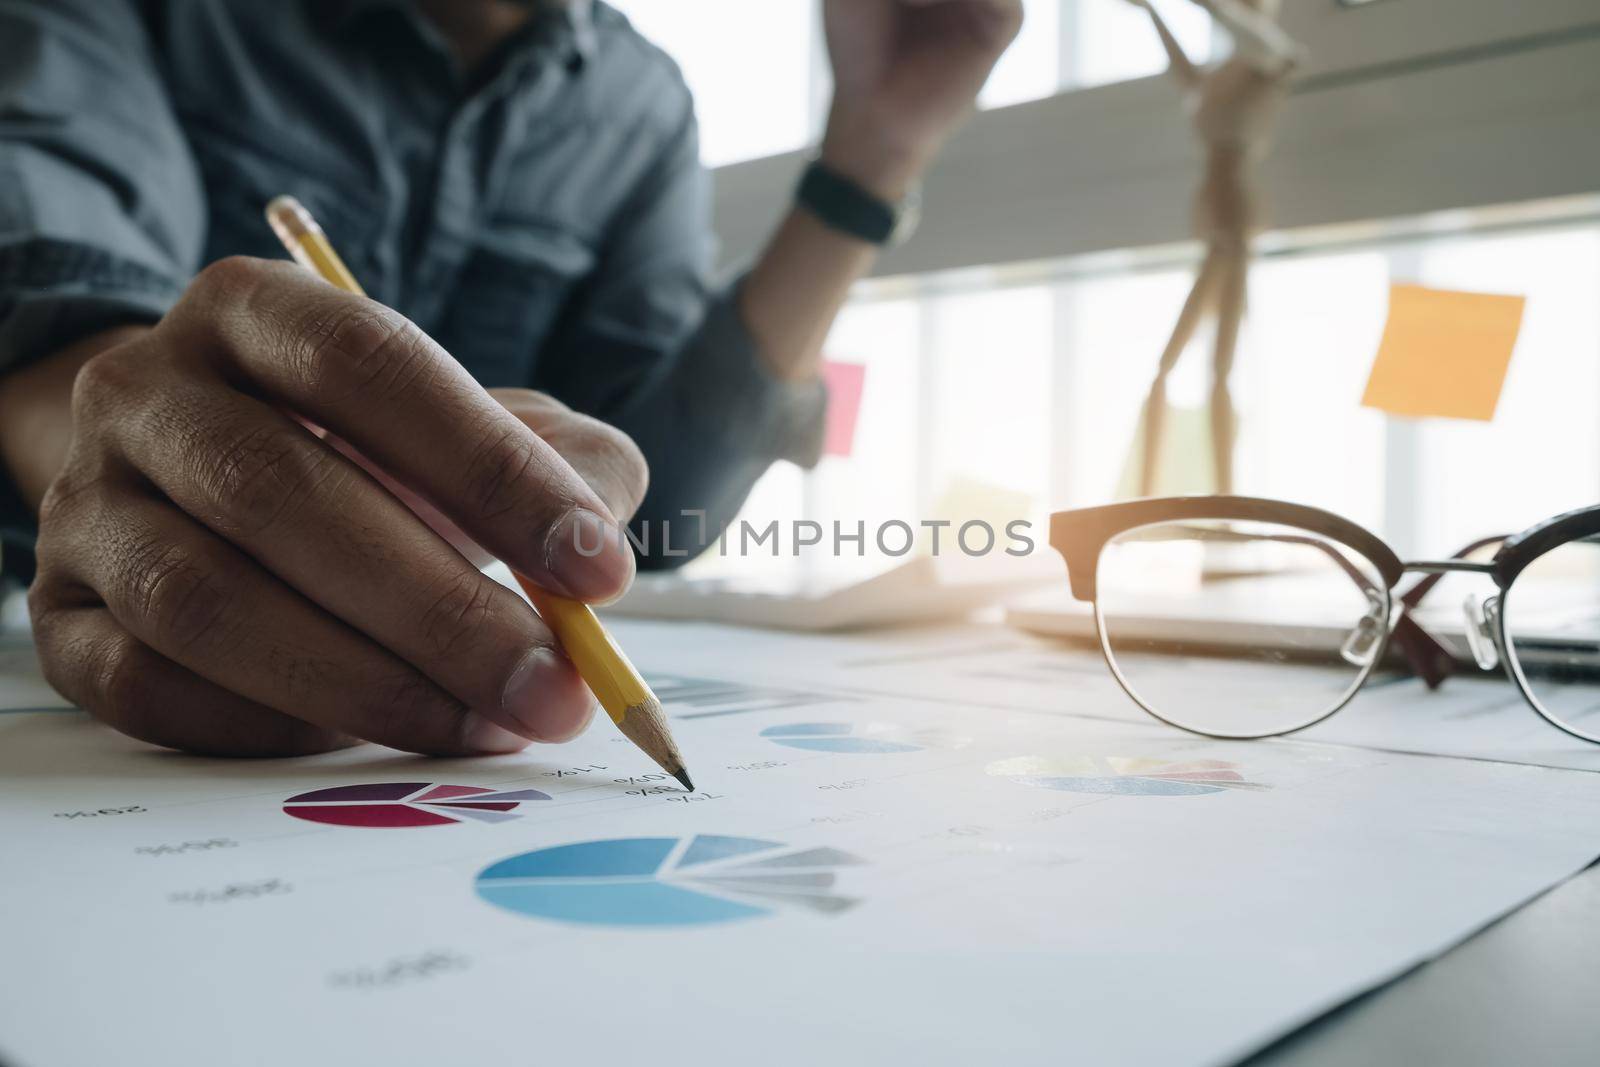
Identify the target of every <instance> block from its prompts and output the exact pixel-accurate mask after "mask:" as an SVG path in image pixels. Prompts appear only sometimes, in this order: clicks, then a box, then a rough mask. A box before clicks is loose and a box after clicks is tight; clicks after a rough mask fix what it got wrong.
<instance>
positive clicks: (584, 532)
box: [544, 508, 634, 600]
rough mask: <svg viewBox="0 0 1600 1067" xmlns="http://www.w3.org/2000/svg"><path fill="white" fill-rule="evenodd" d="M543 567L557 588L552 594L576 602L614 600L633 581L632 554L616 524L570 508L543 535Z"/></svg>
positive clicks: (587, 511)
mask: <svg viewBox="0 0 1600 1067" xmlns="http://www.w3.org/2000/svg"><path fill="white" fill-rule="evenodd" d="M544 546H545V553H544V558H545V566H546V569H547V570H548V571H549V572H550V577H551V579H552V580H554V582H555V583H556V584H558V585H560V586H561V588H560V589H559V590H554V591H555V592H561V593H565V594H566V595H567V596H571V597H577V598H578V599H580V600H605V599H609V598H611V597H615V596H617V595H618V594H619V593H621V592H622V591H623V590H624V589H626V588H627V587H628V583H629V582H631V581H632V580H633V566H634V564H633V551H632V550H631V549H630V548H629V547H628V543H627V538H625V537H624V536H623V535H622V532H621V531H620V530H618V529H617V525H616V523H614V522H612V521H611V520H609V519H603V518H601V517H600V516H599V515H597V514H595V513H594V512H592V511H590V510H589V509H588V508H573V509H572V510H571V511H569V512H567V514H566V515H565V516H563V517H562V519H561V521H560V522H558V523H556V524H555V526H554V527H552V528H551V530H550V532H549V533H548V534H546V535H545V542H544Z"/></svg>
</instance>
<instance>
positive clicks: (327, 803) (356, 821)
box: [283, 782, 550, 828]
mask: <svg viewBox="0 0 1600 1067" xmlns="http://www.w3.org/2000/svg"><path fill="white" fill-rule="evenodd" d="M549 799H550V796H549V794H547V793H541V792H539V791H538V790H537V789H513V790H509V791H502V790H497V789H488V788H485V787H484V786H478V785H443V784H438V783H435V782H378V783H374V784H371V785H340V786H334V787H333V788H331V789H317V790H313V791H312V792H310V793H301V794H299V795H298V796H292V797H290V798H289V799H288V800H286V801H284V802H283V810H284V811H285V812H287V813H288V814H290V815H293V816H294V817H295V818H297V819H304V820H306V821H307V822H320V823H327V824H329V825H331V826H365V827H391V828H392V827H399V826H454V825H456V824H457V823H462V822H488V823H497V822H507V821H509V820H511V819H515V818H517V809H518V808H520V807H521V806H522V805H523V804H524V803H526V802H528V801H532V800H549Z"/></svg>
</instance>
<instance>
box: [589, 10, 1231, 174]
mask: <svg viewBox="0 0 1600 1067" xmlns="http://www.w3.org/2000/svg"><path fill="white" fill-rule="evenodd" d="M1156 4H1157V6H1158V7H1159V8H1160V10H1161V12H1162V14H1163V15H1164V16H1165V17H1166V19H1167V21H1168V23H1169V24H1170V25H1171V26H1172V28H1173V32H1174V33H1175V34H1176V35H1177V36H1178V38H1179V39H1180V40H1181V41H1182V42H1183V44H1184V46H1185V47H1186V48H1188V49H1189V50H1190V55H1191V56H1193V57H1194V58H1196V59H1200V58H1203V57H1205V56H1206V55H1207V54H1209V50H1210V45H1211V28H1210V20H1209V18H1208V17H1207V16H1206V14H1205V12H1203V11H1201V10H1200V9H1199V8H1198V7H1196V6H1195V5H1194V4H1193V3H1191V2H1190V0H1156ZM613 6H615V7H617V8H618V9H620V10H621V11H622V12H623V13H624V14H626V15H627V16H628V18H629V19H630V20H631V21H632V22H633V24H634V26H635V27H637V28H638V30H639V31H640V32H641V33H643V34H644V35H645V36H646V37H648V38H650V39H651V40H652V41H654V42H655V43H656V44H657V45H659V46H660V47H661V48H662V49H664V50H665V51H666V52H667V53H668V54H669V55H671V56H672V57H673V58H674V59H675V60H677V62H678V65H679V66H680V67H681V68H682V70H683V74H684V78H685V80H686V81H687V82H688V83H689V88H690V89H691V90H692V91H693V93H694V98H695V106H696V109H697V111H698V113H699V118H700V135H701V157H702V158H703V159H704V161H705V163H706V165H707V166H712V167H717V166H723V165H725V164H728V163H737V162H739V161H741V160H746V159H755V158H757V157H760V156H768V155H775V154H777V153H780V152H791V151H794V150H795V149H798V148H802V147H804V146H805V145H806V144H809V143H810V142H812V141H813V140H814V139H815V138H816V136H817V135H818V134H819V133H820V131H821V129H822V123H823V120H824V118H825V116H826V109H827V105H828V95H829V92H830V85H829V81H830V79H829V74H828V57H827V46H826V42H825V41H824V40H823V35H822V32H821V30H822V27H821V15H820V13H819V10H818V7H817V3H816V0H760V2H759V3H757V2H752V0H613ZM1023 7H1024V12H1025V18H1024V21H1023V27H1022V32H1021V33H1020V34H1019V35H1018V37H1017V40H1016V41H1015V42H1014V43H1013V44H1012V46H1011V48H1010V49H1009V50H1008V51H1007V52H1006V54H1005V55H1004V56H1002V57H1001V59H1000V62H999V64H998V65H997V66H996V67H995V70H994V73H993V74H992V75H991V76H990V78H989V82H988V84H987V85H985V86H984V89H983V92H982V94H981V95H980V96H979V98H978V105H979V107H983V108H994V107H1006V106H1008V105H1011V104H1019V103H1023V102H1025V101H1028V100H1038V99H1040V98H1041V97H1046V96H1050V95H1052V94H1053V93H1057V92H1060V91H1061V90H1062V89H1071V88H1078V87H1081V86H1090V85H1103V84H1105V83H1107V82H1115V81H1123V80H1126V79H1129V78H1142V77H1146V76H1148V75H1151V74H1159V73H1160V72H1161V71H1163V70H1165V69H1166V64H1167V61H1166V56H1165V54H1164V53H1163V52H1162V50H1161V43H1160V41H1159V40H1158V39H1157V37H1156V34H1155V31H1154V30H1153V29H1152V28H1151V25H1150V20H1149V18H1148V17H1147V16H1146V15H1145V14H1144V13H1143V12H1142V11H1139V10H1138V9H1137V8H1135V7H1133V6H1132V5H1130V4H1128V3H1127V2H1126V0H1024V2H1023ZM753 90H759V91H753Z"/></svg>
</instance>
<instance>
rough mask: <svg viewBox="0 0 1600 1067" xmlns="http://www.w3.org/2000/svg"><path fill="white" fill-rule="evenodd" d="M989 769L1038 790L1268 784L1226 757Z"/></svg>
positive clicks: (1196, 792)
mask: <svg viewBox="0 0 1600 1067" xmlns="http://www.w3.org/2000/svg"><path fill="white" fill-rule="evenodd" d="M986 770H987V771H988V772H989V773H990V774H992V775H996V776H998V777H1002V778H1010V779H1011V780H1012V781H1015V782H1018V783H1020V784H1022V785H1031V786H1034V787H1036V788H1038V789H1059V790H1061V791H1063V792H1068V793H1109V794H1112V795H1115V796H1135V797H1192V796H1201V795H1203V794H1206V793H1223V792H1227V791H1228V790H1239V789H1270V788H1272V787H1271V786H1267V785H1262V784H1261V783H1259V782H1251V781H1248V780H1247V779H1246V778H1245V776H1244V775H1243V773H1241V772H1240V770H1239V765H1238V764H1237V763H1228V762H1226V761H1223V760H1209V759H1207V760H1187V761H1169V760H1159V759H1138V758H1132V757H1127V756H1068V757H1058V758H1053V759H1051V758H1038V757H1034V756H1021V757H1018V758H1017V759H1007V760H998V761H997V762H994V763H991V764H989V766H988V767H987V768H986Z"/></svg>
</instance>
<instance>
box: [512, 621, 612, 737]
mask: <svg viewBox="0 0 1600 1067" xmlns="http://www.w3.org/2000/svg"><path fill="white" fill-rule="evenodd" d="M500 711H501V713H502V714H503V715H505V716H506V717H507V718H508V719H510V721H512V722H514V723H516V724H517V725H518V726H519V727H521V729H522V732H523V733H524V734H525V735H526V736H528V737H531V738H533V739H534V740H536V741H544V742H557V741H566V740H568V739H570V738H572V737H574V736H576V735H577V734H578V733H580V732H582V730H583V728H584V727H585V726H587V725H588V722H589V718H590V716H591V715H593V714H594V699H593V697H591V696H590V694H589V690H588V687H587V686H585V685H584V684H583V680H582V679H581V678H579V677H578V675H577V672H576V671H574V670H573V669H572V666H571V664H569V663H567V661H566V660H565V659H563V658H562V656H561V654H560V653H558V652H557V651H556V650H555V649H553V648H547V647H545V646H543V645H540V646H538V647H536V648H533V649H531V650H529V652H528V653H527V654H526V655H524V656H523V657H522V659H521V660H519V661H518V663H517V666H516V667H515V669H513V670H512V672H511V677H510V678H508V679H506V685H505V689H504V690H502V691H501V696H500ZM575 711H576V712H577V715H576V717H574V712H575Z"/></svg>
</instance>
